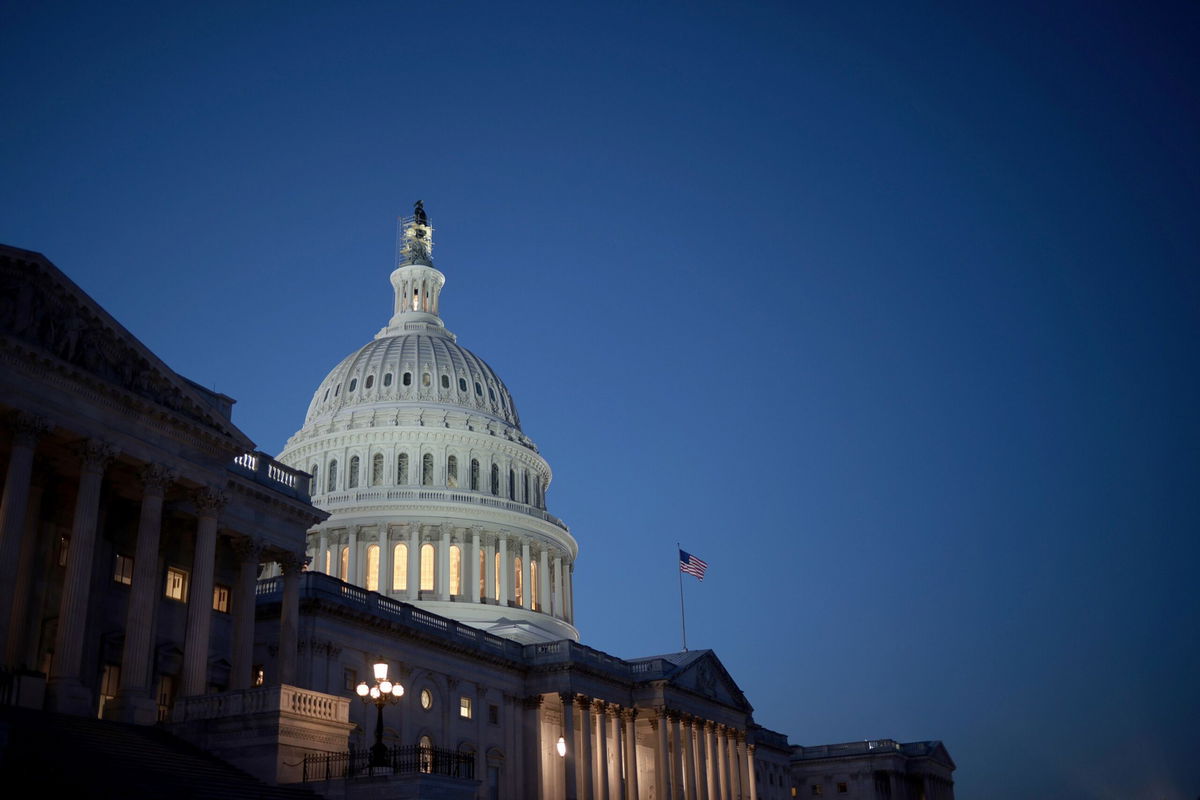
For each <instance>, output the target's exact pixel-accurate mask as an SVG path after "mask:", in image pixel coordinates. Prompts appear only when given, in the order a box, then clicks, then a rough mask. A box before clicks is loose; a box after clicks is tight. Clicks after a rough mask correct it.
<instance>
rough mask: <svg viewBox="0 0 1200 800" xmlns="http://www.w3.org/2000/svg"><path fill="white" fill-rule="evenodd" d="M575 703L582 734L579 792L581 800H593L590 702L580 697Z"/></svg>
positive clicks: (593, 759) (594, 759) (593, 755)
mask: <svg viewBox="0 0 1200 800" xmlns="http://www.w3.org/2000/svg"><path fill="white" fill-rule="evenodd" d="M575 702H576V703H577V704H578V705H579V711H580V716H579V728H580V730H581V731H582V733H583V736H582V739H583V742H582V746H581V748H580V749H581V753H580V756H579V765H580V766H581V767H583V770H582V774H581V775H580V792H579V796H580V798H581V800H594V798H595V796H596V777H595V775H594V774H593V769H592V767H593V765H594V764H595V762H596V757H595V754H594V752H593V750H592V701H591V700H590V699H588V698H586V697H584V696H582V695H580V696H579V697H576V698H575Z"/></svg>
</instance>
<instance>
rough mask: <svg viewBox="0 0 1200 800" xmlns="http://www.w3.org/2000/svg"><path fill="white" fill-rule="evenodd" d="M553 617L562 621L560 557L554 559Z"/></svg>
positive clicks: (561, 571)
mask: <svg viewBox="0 0 1200 800" xmlns="http://www.w3.org/2000/svg"><path fill="white" fill-rule="evenodd" d="M554 616H556V617H558V618H559V619H564V618H565V617H566V615H565V614H564V613H563V569H562V556H555V557H554Z"/></svg>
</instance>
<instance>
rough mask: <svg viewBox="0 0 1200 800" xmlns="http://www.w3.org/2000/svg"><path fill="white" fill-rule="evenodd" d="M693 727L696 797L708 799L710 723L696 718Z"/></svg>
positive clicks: (702, 799) (701, 799) (703, 799)
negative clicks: (694, 734)
mask: <svg viewBox="0 0 1200 800" xmlns="http://www.w3.org/2000/svg"><path fill="white" fill-rule="evenodd" d="M692 729H693V730H694V731H695V733H696V797H698V798H700V800H708V752H707V742H708V723H707V722H706V721H705V720H702V719H695V720H693V722H692Z"/></svg>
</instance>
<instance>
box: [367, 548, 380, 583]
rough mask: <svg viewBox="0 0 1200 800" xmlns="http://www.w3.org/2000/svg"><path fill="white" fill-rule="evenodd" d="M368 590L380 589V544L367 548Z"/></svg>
mask: <svg viewBox="0 0 1200 800" xmlns="http://www.w3.org/2000/svg"><path fill="white" fill-rule="evenodd" d="M367 591H368V592H378V591H379V545H377V544H373V545H371V546H369V547H368V548H367Z"/></svg>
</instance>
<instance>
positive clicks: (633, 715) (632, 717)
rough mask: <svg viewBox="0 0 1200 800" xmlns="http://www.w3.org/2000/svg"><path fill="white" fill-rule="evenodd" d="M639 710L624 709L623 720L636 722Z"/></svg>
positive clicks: (622, 712) (622, 711)
mask: <svg viewBox="0 0 1200 800" xmlns="http://www.w3.org/2000/svg"><path fill="white" fill-rule="evenodd" d="M637 715H638V710H637V709H636V708H622V709H621V719H623V720H625V721H626V722H635V721H636V720H637Z"/></svg>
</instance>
